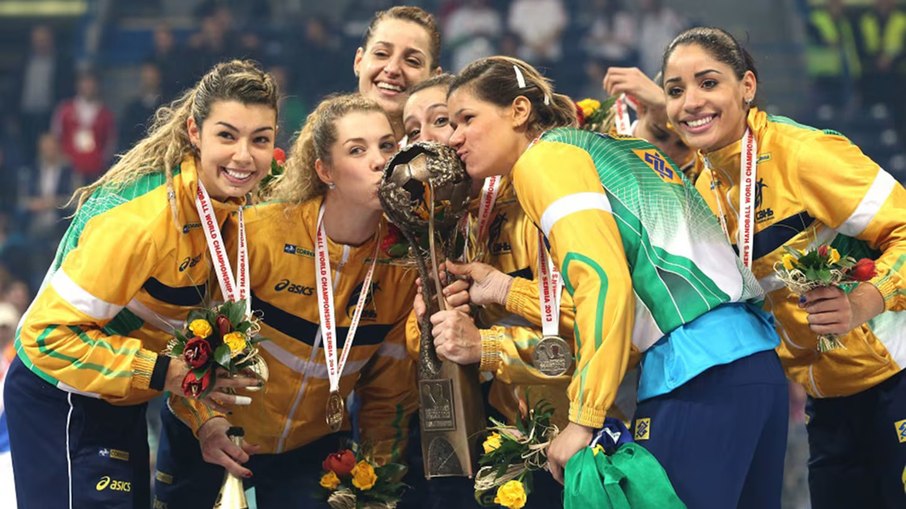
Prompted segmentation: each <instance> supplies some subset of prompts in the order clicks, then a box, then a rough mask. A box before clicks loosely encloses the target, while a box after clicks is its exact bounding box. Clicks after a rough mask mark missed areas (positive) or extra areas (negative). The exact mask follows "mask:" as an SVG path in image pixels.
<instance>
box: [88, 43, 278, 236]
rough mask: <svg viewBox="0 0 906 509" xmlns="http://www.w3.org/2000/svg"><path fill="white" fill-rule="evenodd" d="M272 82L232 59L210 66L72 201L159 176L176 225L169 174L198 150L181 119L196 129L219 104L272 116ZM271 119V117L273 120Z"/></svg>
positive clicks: (258, 70) (244, 62)
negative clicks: (254, 107)
mask: <svg viewBox="0 0 906 509" xmlns="http://www.w3.org/2000/svg"><path fill="white" fill-rule="evenodd" d="M277 97H278V91H277V84H276V83H275V82H274V80H273V78H272V77H271V76H270V75H269V74H267V73H265V72H264V71H262V70H261V68H260V67H258V65H257V64H256V63H254V62H252V61H249V60H232V61H229V62H223V63H220V64H217V65H215V66H214V67H213V68H212V69H211V70H210V71H208V73H207V74H205V75H204V77H202V78H201V80H200V81H199V82H198V84H196V85H195V87H194V88H193V89H190V90H187V91H186V92H184V93H183V95H182V96H180V97H179V98H178V99H176V100H175V101H173V102H172V103H170V104H169V105H167V106H162V107H160V108H159V109H158V110H157V111H156V112H155V114H154V121H153V123H152V125H151V127H150V128H149V129H148V134H147V136H145V138H144V139H142V140H141V141H140V142H138V144H136V145H135V146H134V147H132V148H131V149H129V150H128V151H127V152H126V153H125V154H123V155H122V156H120V158H119V160H118V161H117V162H116V163H115V164H114V165H113V166H112V167H111V168H110V169H109V170H108V171H107V173H105V174H104V176H103V177H101V178H100V179H98V180H97V181H96V182H94V183H93V184H90V185H87V186H84V187H81V188H79V189H77V190H76V191H75V193H74V194H73V197H72V200H74V201H76V203H77V204H78V206H79V207H81V206H82V204H84V203H85V201H86V200H87V199H88V198H89V197H90V196H91V194H92V193H94V192H95V191H96V190H98V189H100V188H102V187H107V186H111V187H115V188H123V187H125V186H126V185H128V184H130V183H132V182H135V181H136V180H138V179H139V178H140V177H142V176H144V175H148V174H151V173H157V172H163V173H164V175H166V179H167V190H168V191H169V192H168V201H169V202H170V209H171V211H172V212H173V219H174V220H176V222H177V224H178V223H179V221H178V217H179V215H178V212H177V210H176V200H175V196H174V191H173V170H174V168H176V167H177V166H179V164H180V163H181V162H182V160H183V158H185V157H186V156H187V155H190V154H194V153H196V152H197V148H196V147H194V146H193V145H192V143H191V142H190V141H189V132H188V129H187V128H186V120H187V119H188V118H189V116H191V117H192V118H194V119H195V123H196V124H197V125H198V126H199V128H201V126H202V124H203V123H204V121H205V119H207V118H208V115H210V113H211V107H212V106H213V105H214V103H216V102H218V101H238V102H240V103H242V104H261V105H265V106H268V107H271V108H273V109H274V113H275V114H276V112H277ZM275 118H276V117H275Z"/></svg>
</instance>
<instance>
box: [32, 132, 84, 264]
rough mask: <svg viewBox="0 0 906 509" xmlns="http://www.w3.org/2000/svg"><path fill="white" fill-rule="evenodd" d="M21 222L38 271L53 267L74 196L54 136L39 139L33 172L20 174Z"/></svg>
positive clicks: (70, 178) (43, 135)
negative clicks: (71, 198) (65, 217)
mask: <svg viewBox="0 0 906 509" xmlns="http://www.w3.org/2000/svg"><path fill="white" fill-rule="evenodd" d="M19 176H20V187H19V196H20V204H19V211H18V216H19V221H18V223H19V224H20V225H21V226H22V227H23V228H24V229H25V233H26V235H27V238H28V239H29V242H30V243H31V244H32V246H33V247H34V256H33V257H32V258H31V260H32V262H33V263H32V267H33V268H34V271H35V272H37V271H40V270H42V268H43V267H47V266H49V265H50V261H51V258H52V257H53V252H54V250H55V249H56V245H57V243H58V242H59V239H60V237H62V235H63V232H64V231H65V230H66V224H64V222H63V217H64V216H65V215H66V214H68V213H70V212H71V211H70V210H65V209H64V208H63V207H65V206H66V203H67V202H68V201H69V197H70V196H72V193H73V191H74V190H75V187H73V174H72V169H71V168H70V167H69V164H67V162H66V158H65V157H64V156H63V153H62V152H61V151H60V144H59V142H57V139H56V137H54V135H52V134H51V133H49V132H48V133H44V134H42V135H41V136H40V138H39V139H38V157H37V159H36V161H35V164H34V166H33V167H32V168H25V169H24V170H22V171H20V172H19Z"/></svg>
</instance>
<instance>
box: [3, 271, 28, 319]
mask: <svg viewBox="0 0 906 509" xmlns="http://www.w3.org/2000/svg"><path fill="white" fill-rule="evenodd" d="M0 301H2V302H8V303H10V304H12V305H13V307H15V308H16V311H18V312H19V314H20V315H21V314H23V313H25V310H26V309H28V304H29V303H30V302H31V290H29V289H28V283H26V282H25V281H23V280H21V279H13V280H11V281H10V282H9V284H7V285H6V289H5V290H4V291H3V297H2V298H0Z"/></svg>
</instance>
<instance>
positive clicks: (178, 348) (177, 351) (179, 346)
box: [170, 342, 186, 356]
mask: <svg viewBox="0 0 906 509" xmlns="http://www.w3.org/2000/svg"><path fill="white" fill-rule="evenodd" d="M185 351H186V343H185V342H182V343H176V344H175V345H174V346H173V349H172V350H170V353H172V354H173V355H174V356H180V355H182V353H183V352H185Z"/></svg>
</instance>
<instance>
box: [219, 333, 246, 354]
mask: <svg viewBox="0 0 906 509" xmlns="http://www.w3.org/2000/svg"><path fill="white" fill-rule="evenodd" d="M223 342H224V343H226V344H227V345H229V347H230V352H231V353H238V352H241V351H242V350H243V349H244V348H245V334H243V333H241V332H231V333H229V334H227V335H226V336H224V337H223Z"/></svg>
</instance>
